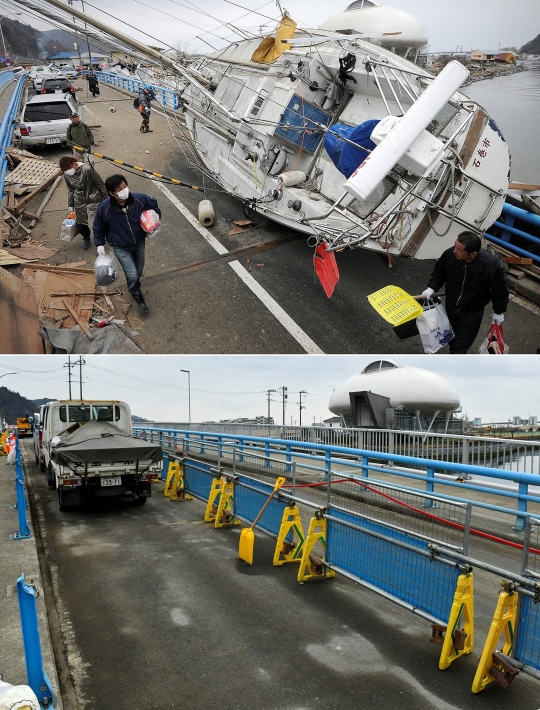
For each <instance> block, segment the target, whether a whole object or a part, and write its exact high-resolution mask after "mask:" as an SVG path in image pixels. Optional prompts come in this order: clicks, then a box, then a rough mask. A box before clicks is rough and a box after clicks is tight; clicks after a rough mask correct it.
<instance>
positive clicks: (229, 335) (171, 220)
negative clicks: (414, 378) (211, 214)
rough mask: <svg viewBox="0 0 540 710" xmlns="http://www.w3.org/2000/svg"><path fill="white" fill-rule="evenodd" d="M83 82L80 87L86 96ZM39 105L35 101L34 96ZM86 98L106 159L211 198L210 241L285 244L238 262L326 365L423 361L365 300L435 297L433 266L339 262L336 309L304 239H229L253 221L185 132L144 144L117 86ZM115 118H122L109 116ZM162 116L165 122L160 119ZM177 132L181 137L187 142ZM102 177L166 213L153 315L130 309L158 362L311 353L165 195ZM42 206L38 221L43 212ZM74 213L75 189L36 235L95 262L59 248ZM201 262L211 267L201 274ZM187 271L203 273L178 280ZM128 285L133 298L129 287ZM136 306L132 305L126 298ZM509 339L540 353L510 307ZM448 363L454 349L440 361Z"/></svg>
mask: <svg viewBox="0 0 540 710" xmlns="http://www.w3.org/2000/svg"><path fill="white" fill-rule="evenodd" d="M85 85H86V83H85V82H82V81H79V82H76V86H78V87H85ZM30 93H32V91H31V92H30ZM86 94H87V92H86V89H85V88H83V90H82V91H81V92H78V94H77V97H78V99H79V101H84V102H85V110H88V112H87V114H86V118H85V120H86V122H87V123H89V124H90V125H98V126H100V127H99V128H96V129H95V130H94V134H95V137H96V142H97V144H96V148H95V150H97V151H98V152H101V153H104V154H106V155H109V156H111V157H114V158H118V159H120V160H124V161H126V162H129V163H131V164H135V165H142V166H143V167H145V168H148V169H150V170H152V171H154V172H159V173H162V174H165V175H169V176H171V177H175V178H177V179H181V180H183V181H185V182H187V183H189V184H194V185H198V186H204V187H206V188H208V189H210V190H211V191H210V192H209V193H208V195H207V197H208V198H210V199H211V200H212V202H213V204H214V208H215V212H216V224H215V226H214V227H212V228H211V230H210V231H211V234H212V235H213V236H214V237H215V238H216V239H217V240H218V241H219V242H220V243H221V244H222V245H224V246H225V247H226V248H227V249H228V250H229V251H233V250H238V249H244V248H246V247H251V246H254V245H259V244H262V243H265V244H268V243H273V242H275V241H276V240H279V242H280V243H278V244H277V245H275V244H274V245H273V246H272V248H271V249H267V250H265V251H261V252H259V253H255V254H252V255H249V256H243V257H242V258H240V259H239V261H240V264H241V265H242V266H245V267H247V266H248V259H249V268H250V269H251V274H250V275H251V276H252V277H253V278H254V279H255V281H256V282H258V283H259V284H260V285H261V286H262V287H263V288H264V289H265V290H266V291H267V293H268V294H269V295H270V296H271V297H272V298H273V299H274V300H275V301H276V302H277V303H278V304H279V306H281V307H282V308H283V309H284V310H285V312H286V313H287V314H288V315H289V316H290V317H291V318H292V319H293V320H294V321H295V322H296V324H297V325H298V326H299V327H300V328H301V329H302V330H303V331H304V332H305V333H306V334H307V335H308V336H309V338H311V339H312V340H313V341H314V342H315V343H316V345H317V346H318V347H319V348H320V349H321V350H322V351H323V352H325V353H387V354H391V353H421V352H422V346H421V343H420V338H419V336H416V337H414V338H411V339H408V340H399V339H398V338H397V336H396V335H395V334H394V332H393V330H392V328H391V326H390V325H389V324H388V323H386V322H385V321H384V320H383V319H382V318H381V317H380V316H379V315H378V314H377V313H376V312H375V311H374V310H373V308H372V307H371V306H370V305H369V303H368V301H367V296H368V294H370V293H372V292H374V291H376V290H378V289H380V288H382V287H383V286H386V285H388V284H394V285H396V286H401V287H403V288H404V289H405V290H406V291H408V292H409V293H413V294H417V293H421V292H422V291H423V289H424V288H425V286H426V283H427V280H428V277H429V274H430V273H431V270H432V268H433V264H434V262H433V261H417V260H413V259H403V258H398V259H396V260H395V262H396V263H395V267H394V268H393V269H388V266H387V262H386V259H385V258H384V257H383V256H382V255H380V254H375V253H372V252H368V251H367V250H362V249H357V250H355V251H345V252H343V253H339V254H337V256H336V258H337V261H338V266H339V269H340V274H341V280H340V283H339V284H338V286H337V288H336V291H335V293H334V296H333V298H332V299H328V298H327V297H326V296H325V294H324V292H323V290H322V288H321V286H320V284H319V282H318V279H317V277H316V276H315V274H314V270H313V250H312V249H311V248H310V247H308V246H307V243H306V239H305V237H303V236H301V235H298V234H297V233H295V232H292V231H291V230H288V229H285V228H283V227H281V226H279V225H277V224H274V223H272V222H267V221H266V220H264V219H263V218H259V217H258V216H257V217H256V218H255V222H256V223H257V224H261V225H262V226H261V227H260V228H258V229H256V230H254V231H250V232H246V233H244V234H239V235H238V234H237V235H233V236H230V235H229V234H228V232H229V231H230V229H231V227H232V226H233V222H234V220H240V219H245V215H244V214H243V208H242V205H241V203H240V202H239V201H237V200H235V199H233V198H232V197H230V196H229V195H228V194H227V193H224V192H223V191H222V190H221V188H219V186H216V185H215V184H213V183H209V182H208V180H207V179H206V181H203V179H202V177H201V174H200V173H199V171H198V170H196V169H194V168H193V167H191V165H190V164H189V150H188V147H187V144H186V143H185V142H184V141H183V140H182V136H181V133H180V129H179V128H178V127H175V126H174V124H172V123H170V122H169V120H168V119H167V118H166V117H165V116H164V115H160V114H159V113H157V112H155V113H154V114H153V115H152V128H153V133H149V134H146V135H143V134H141V133H140V132H139V125H140V120H139V116H138V114H137V112H136V111H135V110H134V109H133V106H132V101H133V98H132V97H131V96H128V97H126V96H125V95H124V94H121V93H119V92H118V91H116V90H114V89H113V88H111V87H110V86H108V85H104V84H102V85H101V95H100V97H99V99H93V98H92V96H91V95H90V96H89V97H88V96H87V95H86ZM111 108H113V109H115V111H114V112H111ZM156 108H158V111H159V110H160V109H159V107H156ZM172 132H174V133H175V135H176V136H178V137H179V138H178V142H177V140H176V139H175V138H174V137H173V135H172ZM68 152H69V151H68V150H66V149H60V148H54V147H49V148H47V149H45V150H44V151H42V155H44V156H45V157H48V158H50V159H53V160H56V159H58V158H59V157H60V156H61V155H65V154H67V153H68ZM95 165H96V168H97V169H98V171H99V172H100V174H101V175H102V177H103V178H105V177H107V176H108V175H111V174H113V173H116V172H121V173H125V174H126V175H127V177H128V181H129V184H130V187H131V189H132V190H134V191H140V192H147V193H148V194H151V195H153V196H154V197H157V199H158V200H159V204H160V207H161V208H162V210H163V220H162V223H163V230H162V232H161V234H159V235H158V236H157V237H156V238H155V239H154V240H148V242H147V249H146V266H145V272H144V277H143V292H144V293H145V297H146V300H147V303H148V305H149V307H150V311H151V312H150V315H149V316H147V317H146V318H144V319H141V318H139V317H138V315H137V314H136V313H135V309H134V308H132V309H131V312H130V318H131V319H132V320H133V323H134V326H135V329H136V330H137V331H138V333H139V340H138V342H139V343H140V344H141V345H142V347H143V348H144V349H145V350H146V351H147V352H152V353H302V352H305V351H304V349H303V347H302V346H301V345H300V344H299V343H298V342H297V340H295V338H294V337H293V336H292V335H291V334H290V332H288V331H287V330H286V329H285V328H284V326H283V325H282V323H281V322H280V321H279V320H278V319H276V317H275V316H274V315H272V313H270V311H269V310H268V309H267V308H266V306H265V305H263V303H262V302H261V301H260V300H259V298H257V297H256V296H255V295H254V294H253V292H252V291H251V290H249V289H248V287H247V286H246V285H245V284H244V282H243V281H242V280H241V279H240V278H239V277H238V276H237V275H236V274H235V272H234V271H233V270H232V269H231V267H230V266H229V265H228V264H227V263H224V262H223V261H222V260H221V261H220V260H217V261H215V258H216V256H217V254H216V251H215V250H214V249H213V248H212V247H211V246H210V244H208V242H207V241H205V239H204V238H203V236H202V235H201V234H200V233H199V232H198V231H197V230H196V229H195V227H193V225H191V224H189V222H188V221H187V220H186V218H185V217H184V216H183V215H182V214H181V213H180V212H179V211H178V209H177V208H176V207H175V205H174V204H173V203H172V202H171V201H170V200H169V199H168V198H167V197H166V196H165V195H164V194H163V193H162V192H161V191H160V189H159V188H158V186H157V185H156V184H155V183H153V182H151V181H150V180H148V179H145V178H143V177H141V175H140V173H135V174H132V173H130V172H128V171H127V169H124V168H122V167H121V166H117V165H114V164H111V163H108V162H104V161H102V160H101V159H99V158H96V159H95ZM167 187H168V189H169V190H170V191H171V193H173V195H174V196H175V197H176V198H177V199H179V200H180V201H181V202H182V203H183V204H184V205H185V206H186V207H187V208H188V210H189V211H190V212H191V214H192V215H194V216H196V215H197V208H198V204H199V201H200V200H201V199H202V198H203V194H202V193H201V192H197V191H193V190H189V189H187V188H182V187H178V186H173V185H170V184H169V185H168V186H167ZM40 201H41V198H38V199H37V200H36V202H35V203H34V204H33V205H32V206H31V208H30V209H33V208H35V207H37V205H38V204H39V202H40ZM65 208H67V199H66V188H65V185H64V183H63V182H62V183H61V184H60V186H59V188H58V189H57V191H56V193H55V195H54V197H53V199H52V200H51V203H50V204H49V205H48V207H47V210H46V211H45V216H44V219H43V220H42V222H40V223H39V224H38V226H37V227H36V229H35V230H34V231H35V233H36V236H37V237H39V238H40V239H46V240H47V246H54V247H55V248H59V249H60V251H59V252H58V254H56V255H55V257H54V260H55V261H59V262H64V263H65V262H68V261H78V260H84V259H86V260H87V263H88V264H89V265H91V264H92V263H93V260H94V258H95V252H94V251H93V249H92V250H91V252H85V251H84V250H83V248H82V239H80V238H79V237H77V238H75V240H74V241H73V242H71V243H70V244H67V245H66V243H65V242H61V241H60V240H59V239H58V234H59V230H60V224H61V222H62V220H63V219H64V217H65V212H64V211H63V210H64V209H65ZM201 262H206V263H205V264H201ZM189 265H197V267H196V268H195V269H194V270H190V271H189V272H187V271H178V268H184V267H186V266H189ZM119 284H120V286H121V287H124V288H125V282H124V278H123V275H122V276H121V277H120V281H119ZM128 299H129V295H128ZM490 323H491V310H490V309H489V308H487V309H486V315H485V322H484V323H483V325H482V328H481V330H480V335H479V336H478V339H477V341H476V343H475V344H474V346H473V348H471V353H475V352H477V349H478V347H479V345H480V343H481V341H482V339H483V337H484V335H485V333H486V332H487V330H488V328H489V325H490ZM505 334H506V337H507V340H508V342H509V343H510V346H511V352H512V353H535V352H536V348H537V347H538V346H539V345H540V341H539V338H538V315H537V313H534V312H531V311H530V310H527V309H525V308H523V307H522V306H520V305H517V303H511V304H510V308H509V311H508V317H507V319H506V321H505ZM440 352H441V353H445V352H447V349H443V350H442V351H440Z"/></svg>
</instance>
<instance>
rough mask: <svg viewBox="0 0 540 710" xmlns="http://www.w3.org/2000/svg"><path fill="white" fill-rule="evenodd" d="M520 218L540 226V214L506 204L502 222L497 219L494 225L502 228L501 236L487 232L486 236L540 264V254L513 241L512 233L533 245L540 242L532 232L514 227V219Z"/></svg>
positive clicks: (489, 239)
mask: <svg viewBox="0 0 540 710" xmlns="http://www.w3.org/2000/svg"><path fill="white" fill-rule="evenodd" d="M516 219H519V220H521V221H523V222H527V224H532V225H534V226H535V227H540V216H539V215H536V214H533V213H532V212H527V210H522V209H521V208H520V207H514V205H509V204H507V203H505V204H504V206H503V210H502V220H503V221H502V222H501V221H499V220H497V221H496V222H494V224H493V226H494V227H498V228H499V229H501V230H502V234H501V236H500V237H494V236H492V235H491V234H488V233H487V232H486V234H485V237H486V239H487V240H488V241H492V242H494V243H495V244H499V246H502V247H504V248H505V249H508V250H509V251H512V252H515V253H516V254H519V255H520V256H524V257H528V258H530V259H532V260H533V261H534V262H535V263H536V264H540V256H538V254H534V253H533V252H530V251H528V249H524V248H523V247H518V246H516V245H515V244H513V243H512V242H511V237H512V235H514V236H516V237H520V238H521V239H524V240H526V241H528V242H529V243H530V244H531V245H534V244H540V239H538V237H534V236H533V235H532V234H528V233H527V232H524V231H523V230H521V229H516V228H515V227H514V221H515V220H516Z"/></svg>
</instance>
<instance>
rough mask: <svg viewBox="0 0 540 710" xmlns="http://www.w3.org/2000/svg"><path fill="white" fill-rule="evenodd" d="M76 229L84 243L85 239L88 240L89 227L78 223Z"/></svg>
mask: <svg viewBox="0 0 540 710" xmlns="http://www.w3.org/2000/svg"><path fill="white" fill-rule="evenodd" d="M77 227H78V228H79V234H81V235H82V238H83V239H84V240H85V241H86V240H87V239H90V227H89V226H88V225H87V224H81V223H80V222H77Z"/></svg>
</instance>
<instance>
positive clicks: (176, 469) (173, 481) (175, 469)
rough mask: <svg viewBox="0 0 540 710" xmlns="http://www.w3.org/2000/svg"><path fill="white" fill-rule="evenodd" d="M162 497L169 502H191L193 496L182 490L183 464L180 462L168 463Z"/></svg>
mask: <svg viewBox="0 0 540 710" xmlns="http://www.w3.org/2000/svg"><path fill="white" fill-rule="evenodd" d="M163 495H164V496H165V498H168V499H169V500H193V496H190V495H189V494H188V493H186V491H185V489H184V464H183V462H181V461H170V462H169V468H168V470H167V478H166V480H165V488H164V489H163Z"/></svg>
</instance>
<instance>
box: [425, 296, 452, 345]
mask: <svg viewBox="0 0 540 710" xmlns="http://www.w3.org/2000/svg"><path fill="white" fill-rule="evenodd" d="M416 325H417V326H418V332H419V333H420V339H421V340H422V345H423V347H424V352H426V353H436V352H437V351H438V350H440V349H441V348H444V346H445V345H448V343H449V342H450V341H451V340H452V338H453V337H454V331H453V330H452V326H451V325H450V321H449V320H448V316H447V315H446V311H445V309H444V306H443V304H442V303H439V304H437V305H435V304H434V303H433V302H428V306H427V309H426V310H424V312H423V313H422V315H421V316H418V318H417V319H416Z"/></svg>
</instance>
